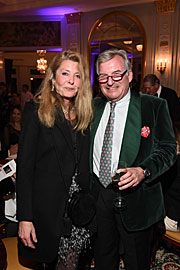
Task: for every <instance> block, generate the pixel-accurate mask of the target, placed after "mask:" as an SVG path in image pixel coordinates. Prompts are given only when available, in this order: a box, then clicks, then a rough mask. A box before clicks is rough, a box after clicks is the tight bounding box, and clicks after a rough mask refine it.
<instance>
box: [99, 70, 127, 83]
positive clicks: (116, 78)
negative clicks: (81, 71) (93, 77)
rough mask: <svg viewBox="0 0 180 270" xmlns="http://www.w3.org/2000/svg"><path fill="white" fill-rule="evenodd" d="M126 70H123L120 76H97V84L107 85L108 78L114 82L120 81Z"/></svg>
mask: <svg viewBox="0 0 180 270" xmlns="http://www.w3.org/2000/svg"><path fill="white" fill-rule="evenodd" d="M126 72H127V70H125V71H124V72H123V73H122V74H114V75H112V76H107V75H99V77H98V80H99V83H107V81H108V80H109V78H111V79H112V80H113V81H114V82H118V81H121V80H122V79H123V77H124V75H125V74H126Z"/></svg>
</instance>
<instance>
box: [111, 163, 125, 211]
mask: <svg viewBox="0 0 180 270" xmlns="http://www.w3.org/2000/svg"><path fill="white" fill-rule="evenodd" d="M123 168H127V163H126V162H125V161H120V162H119V165H118V169H123ZM113 169H114V168H113ZM124 174H125V173H124V172H120V173H116V174H115V175H113V176H112V183H113V187H114V189H115V190H116V191H117V197H115V198H114V200H113V204H114V206H115V208H117V209H119V210H123V209H124V208H126V207H127V202H126V200H125V198H124V197H123V196H122V191H121V190H119V186H118V183H119V182H120V178H121V176H123V175H124Z"/></svg>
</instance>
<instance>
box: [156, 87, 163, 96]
mask: <svg viewBox="0 0 180 270" xmlns="http://www.w3.org/2000/svg"><path fill="white" fill-rule="evenodd" d="M161 89H162V86H161V85H160V86H159V89H158V90H157V92H156V93H157V95H158V97H160V94H161Z"/></svg>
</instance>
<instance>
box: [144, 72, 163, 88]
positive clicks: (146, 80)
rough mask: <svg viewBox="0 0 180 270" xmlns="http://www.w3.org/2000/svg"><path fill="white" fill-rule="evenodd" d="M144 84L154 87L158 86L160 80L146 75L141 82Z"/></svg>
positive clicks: (153, 75)
mask: <svg viewBox="0 0 180 270" xmlns="http://www.w3.org/2000/svg"><path fill="white" fill-rule="evenodd" d="M145 82H150V84H151V85H152V86H154V85H155V84H156V83H158V84H160V80H159V79H158V77H157V76H156V75H155V74H147V75H146V76H145V77H144V80H143V83H145Z"/></svg>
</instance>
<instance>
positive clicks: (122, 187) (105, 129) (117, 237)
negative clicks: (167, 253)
mask: <svg viewBox="0 0 180 270" xmlns="http://www.w3.org/2000/svg"><path fill="white" fill-rule="evenodd" d="M96 69H97V74H98V79H99V84H100V87H101V91H102V93H103V95H104V97H103V98H96V99H95V100H94V108H95V119H94V123H93V126H92V129H91V147H90V160H91V168H90V169H91V174H92V175H91V176H92V185H91V186H92V192H93V194H94V196H95V198H96V201H97V213H96V218H97V238H96V239H95V252H94V253H95V269H96V270H102V269H103V270H110V269H111V270H118V269H119V262H120V252H121V253H123V260H124V264H125V269H126V270H132V269H133V270H148V269H150V260H151V258H150V255H151V250H150V246H151V245H150V243H151V235H152V228H153V225H154V224H155V223H156V222H158V221H159V220H161V219H163V218H164V216H165V211H164V202H163V195H162V187H161V183H160V182H156V178H157V177H158V176H159V175H161V174H162V173H164V172H165V171H167V170H168V169H169V167H170V166H172V165H173V163H174V162H175V159H176V141H175V138H174V132H173V128H172V122H171V119H170V116H169V112H168V107H167V102H166V100H164V99H158V98H155V97H153V96H150V95H143V94H139V93H137V92H135V91H133V90H130V87H129V84H130V82H131V80H132V78H133V74H132V70H131V64H130V61H129V59H128V56H127V53H126V52H125V51H124V50H119V49H110V50H107V51H104V52H102V53H101V54H100V55H99V57H98V59H97V63H96ZM108 119H109V120H108ZM122 162H123V163H124V166H122V167H121V164H122ZM125 164H126V165H125ZM124 167H125V168H124ZM120 172H121V173H123V174H120V175H116V176H117V177H119V180H120V181H119V183H118V186H119V192H120V193H119V192H118V191H117V188H115V184H113V183H112V179H113V178H112V176H114V174H115V173H120ZM117 179H118V178H117ZM117 193H118V194H117ZM120 195H121V196H120ZM116 203H117V204H116Z"/></svg>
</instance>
